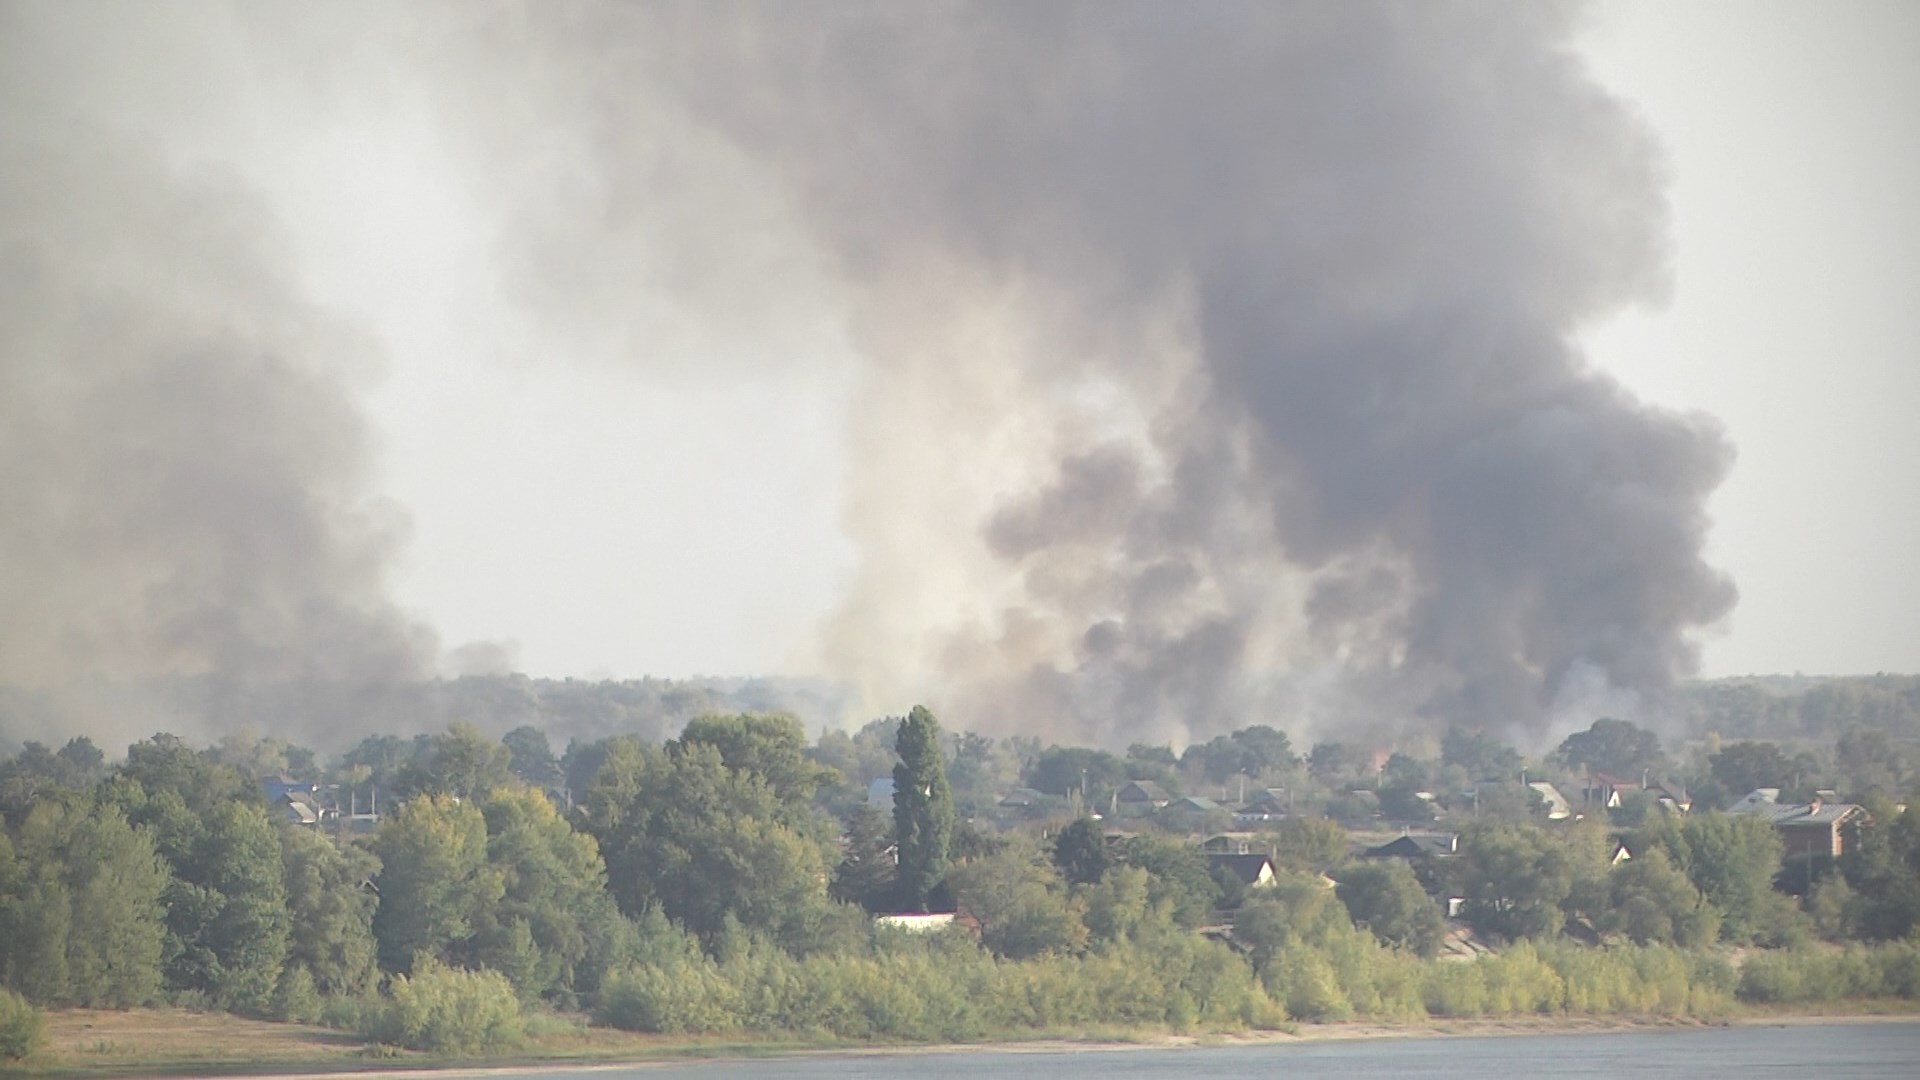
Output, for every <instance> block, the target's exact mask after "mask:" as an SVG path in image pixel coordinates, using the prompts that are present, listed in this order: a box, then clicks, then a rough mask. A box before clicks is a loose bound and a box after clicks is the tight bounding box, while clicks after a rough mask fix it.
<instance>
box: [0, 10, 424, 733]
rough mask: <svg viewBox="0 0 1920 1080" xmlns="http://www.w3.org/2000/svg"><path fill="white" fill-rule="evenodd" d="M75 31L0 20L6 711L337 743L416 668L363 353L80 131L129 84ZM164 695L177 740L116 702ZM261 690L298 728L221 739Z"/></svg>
mask: <svg viewBox="0 0 1920 1080" xmlns="http://www.w3.org/2000/svg"><path fill="white" fill-rule="evenodd" d="M73 14H74V13H71V12H69V13H60V12H58V11H56V10H55V9H53V8H52V7H51V6H48V7H42V8H35V7H29V6H24V5H19V6H16V5H9V6H8V7H7V8H5V9H0V69H3V71H4V73H3V74H0V613H4V614H0V685H9V684H10V685H12V686H14V687H24V688H32V689H35V690H37V691H41V692H46V693H51V694H53V696H54V699H55V700H56V701H57V702H58V704H57V705H54V706H49V707H48V708H49V709H50V711H52V712H53V713H55V714H56V715H57V716H58V717H59V721H60V727H65V728H66V729H67V730H68V731H73V730H83V731H87V732H89V733H91V734H93V735H95V736H96V737H106V738H109V739H114V740H116V741H117V740H121V739H128V738H133V737H138V736H139V735H142V734H150V733H151V732H153V731H154V730H156V729H157V728H170V729H172V730H176V731H180V732H181V733H183V734H190V735H201V734H205V733H207V729H208V727H210V726H217V727H232V726H238V725H241V724H253V725H257V726H271V725H277V724H286V725H288V726H290V727H291V726H293V725H294V724H295V723H296V722H299V721H305V722H306V725H307V726H309V727H310V728H316V727H320V726H321V725H322V724H323V723H334V724H338V723H340V722H343V721H346V722H354V721H356V720H357V717H356V716H355V715H353V713H352V712H351V711H345V712H344V713H343V712H338V711H336V712H334V713H333V714H332V715H328V711H329V708H332V709H336V710H349V709H350V708H351V703H352V702H353V701H354V700H355V699H356V698H357V697H359V696H361V695H364V694H366V693H368V692H370V691H377V690H378V689H379V688H381V687H388V686H392V685H397V684H399V683H401V682H404V681H408V680H413V679H417V678H419V677H420V676H421V674H422V673H423V671H424V670H425V669H424V668H423V667H422V663H423V661H424V660H426V659H427V658H430V657H431V655H432V650H433V642H432V639H431V635H430V634H428V633H427V632H426V631H424V630H423V629H422V628H421V627H419V626H418V625H416V624H414V623H413V622H412V621H411V620H409V619H407V618H406V617H404V616H403V615H402V614H401V613H399V612H398V611H396V610H395V608H394V606H393V605H392V603H391V602H390V600H389V599H388V597H387V592H386V583H385V582H386V574H387V564H388V560H389V556H390V553H391V551H392V549H393V547H394V544H395V541H396V540H397V538H398V536H399V535H400V533H401V532H402V529H403V522H402V520H401V519H400V518H399V517H398V515H397V514H396V513H395V512H394V511H393V510H392V509H391V508H388V507H386V506H383V505H382V504H381V503H380V502H379V501H378V500H377V499H375V498H372V497H371V495H370V492H369V490H368V484H367V478H368V471H369V454H368V446H369V433H368V430H367V426H366V423H365V421H364V419H363V417H362V415H361V412H360V409H359V406H358V404H357V400H356V398H357V392H358V391H357V387H356V381H357V380H358V379H360V378H361V376H362V375H363V374H364V373H365V372H367V371H368V370H370V369H372V368H373V367H375V366H377V350H376V349H375V347H374V345H373V343H371V342H370V341H368V340H366V339H365V338H364V336H362V335H360V334H358V333H357V332H355V331H354V330H353V328H351V327H349V326H347V325H345V324H343V323H341V322H339V321H338V320H336V319H333V318H331V317H329V316H328V315H327V314H326V313H324V312H322V311H320V310H318V309H316V308H315V307H313V306H312V305H310V304H309V303H307V302H306V301H305V300H304V299H303V297H302V296H301V294H300V291H299V289H298V288H297V287H296V286H295V285H294V284H293V282H292V280H291V273H290V270H289V260H288V256H287V253H286V251H285V249H284V244H283V242H282V241H281V240H280V239H279V235H278V234H279V227H278V224H277V222H276V221H275V220H274V218H273V216H272V214H271V213H269V212H268V211H267V209H266V208H265V207H264V205H263V203H262V202H261V200H260V199H259V198H258V197H257V196H256V195H255V193H254V192H252V191H250V190H248V189H247V188H246V187H245V185H243V184H241V183H240V182H238V181H237V180H236V179H235V178H234V177H233V176H232V175H230V174H227V173H223V172H221V171H219V170H217V169H210V168H204V167H202V168H198V169H194V168H189V167H186V166H183V165H182V164H180V163H179V162H177V161H175V160H171V159H169V158H168V157H167V156H166V155H165V154H164V153H163V150H162V148H161V147H160V146H159V145H158V144H157V143H156V142H155V141H154V140H153V139H151V138H149V137H147V136H146V135H145V134H143V133H142V132H141V131H139V130H138V129H137V128H134V127H132V126H130V125H127V124H125V123H121V122H117V121H123V120H124V119H125V117H124V116H116V115H113V114H110V113H109V114H104V115H103V114H93V113H89V112H87V111H86V109H85V107H84V104H83V102H84V100H85V99H86V97H87V96H88V94H89V93H91V92H93V91H97V90H99V89H100V88H101V87H103V86H105V85H108V84H109V83H111V81H112V80H114V79H116V78H127V79H129V80H130V81H134V82H137V81H138V79H139V75H138V74H135V75H132V76H122V75H120V74H118V73H116V72H115V71H114V70H113V68H112V65H111V64H110V63H108V62H106V61H107V57H106V55H105V54H106V50H103V49H101V48H98V47H95V45H94V43H93V42H91V41H89V40H88V37H89V36H90V35H92V34H93V32H94V29H95V28H94V27H92V26H90V25H89V24H88V20H87V19H85V18H84V17H81V18H71V17H69V16H71V15H73ZM178 676H189V677H193V678H195V679H197V680H199V686H200V689H199V690H198V691H196V695H195V697H196V700H194V701H193V702H192V705H191V708H190V710H188V712H187V713H186V714H185V715H183V714H182V713H181V712H179V711H177V710H176V708H175V704H170V703H161V702H156V701H153V700H150V699H145V698H143V695H142V694H141V693H139V692H138V691H137V690H136V689H135V688H136V687H137V686H138V685H140V684H142V683H145V682H150V681H153V680H165V679H167V678H171V677H178ZM269 682H271V683H281V684H286V683H299V684H303V685H307V686H310V687H312V688H313V691H312V693H310V694H307V695H303V697H304V700H305V702H306V704H307V706H308V707H310V708H311V709H312V710H313V713H312V714H308V715H302V716H298V717H295V716H233V715H226V713H227V712H228V709H227V707H226V705H225V704H224V703H226V702H230V701H233V700H235V699H236V697H237V696H244V690H245V688H246V687H248V686H255V685H259V684H263V683H269ZM44 715H45V714H44V713H43V714H42V715H41V717H40V718H39V719H42V720H44ZM56 733H59V728H58V727H56V728H53V729H51V730H32V729H28V730H26V731H23V732H22V733H21V734H22V736H23V737H35V736H37V737H54V736H55V735H56ZM61 737H64V736H63V734H62V736H61ZM107 745H108V746H110V747H111V746H113V745H114V743H112V742H109V743H108V744H107Z"/></svg>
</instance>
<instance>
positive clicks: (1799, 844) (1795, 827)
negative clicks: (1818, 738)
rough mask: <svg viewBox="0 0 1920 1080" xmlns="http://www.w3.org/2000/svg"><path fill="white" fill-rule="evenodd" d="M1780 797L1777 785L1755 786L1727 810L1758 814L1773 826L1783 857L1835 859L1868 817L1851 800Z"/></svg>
mask: <svg viewBox="0 0 1920 1080" xmlns="http://www.w3.org/2000/svg"><path fill="white" fill-rule="evenodd" d="M1779 799H1780V789H1778V788H1755V789H1754V790H1753V791H1750V792H1748V793H1747V794H1746V795H1745V796H1744V797H1743V798H1741V800H1740V801H1739V802H1737V803H1734V804H1733V805H1732V806H1730V807H1728V808H1727V813H1729V814H1740V815H1742V816H1747V817H1759V818H1762V819H1763V820H1765V821H1766V822H1767V823H1768V824H1770V825H1772V826H1773V830H1774V831H1775V832H1777V833H1779V834H1780V839H1781V841H1782V842H1783V843H1784V845H1785V847H1784V848H1783V850H1782V852H1781V858H1782V859H1785V860H1792V859H1796V858H1812V857H1813V856H1815V855H1819V856H1822V857H1825V858H1834V859H1837V858H1839V857H1840V856H1841V855H1843V854H1845V853H1846V849H1847V846H1848V845H1849V844H1852V843H1855V842H1856V841H1857V840H1858V839H1859V830H1860V826H1862V825H1864V824H1866V823H1867V820H1868V818H1867V811H1866V808H1865V807H1862V806H1859V805H1856V804H1854V803H1838V802H1829V801H1827V800H1826V799H1824V798H1822V797H1821V796H1820V795H1815V796H1814V797H1813V801H1812V802H1810V803H1783V802H1780V801H1779Z"/></svg>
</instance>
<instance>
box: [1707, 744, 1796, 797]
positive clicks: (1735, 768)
mask: <svg viewBox="0 0 1920 1080" xmlns="http://www.w3.org/2000/svg"><path fill="white" fill-rule="evenodd" d="M1707 764H1708V767H1709V769H1710V770H1711V771H1712V773H1713V779H1714V782H1715V783H1717V784H1719V785H1720V788H1721V790H1722V791H1724V792H1726V795H1727V797H1728V798H1730V799H1738V798H1740V797H1741V796H1743V795H1745V794H1746V793H1747V792H1749V791H1752V790H1754V789H1755V788H1763V787H1788V786H1790V785H1791V784H1792V783H1793V780H1794V775H1793V759H1791V758H1789V757H1788V756H1787V754H1786V752H1785V751H1783V750H1781V749H1780V748H1779V747H1778V746H1776V745H1774V744H1773V743H1770V742H1737V743H1732V744H1730V745H1728V746H1727V747H1725V748H1724V749H1722V750H1721V751H1720V752H1719V753H1717V754H1715V755H1713V756H1712V757H1710V758H1708V759H1707Z"/></svg>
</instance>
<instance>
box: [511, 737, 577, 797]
mask: <svg viewBox="0 0 1920 1080" xmlns="http://www.w3.org/2000/svg"><path fill="white" fill-rule="evenodd" d="M500 745H502V746H504V747H506V748H507V771H508V772H511V773H512V774H513V775H515V776H517V777H519V778H520V779H521V780H522V781H524V782H526V783H527V784H530V785H532V786H533V788H534V789H535V790H537V791H545V790H546V789H548V788H554V787H559V786H560V785H561V784H563V783H565V782H566V778H565V777H564V776H563V775H562V774H561V772H560V762H559V761H557V760H555V758H554V756H553V746H552V744H550V743H548V742H547V733H546V731H544V730H543V729H541V728H537V727H534V726H533V725H531V724H522V725H521V726H519V727H517V728H514V729H513V730H512V731H509V732H507V733H506V734H505V735H502V736H501V737H500Z"/></svg>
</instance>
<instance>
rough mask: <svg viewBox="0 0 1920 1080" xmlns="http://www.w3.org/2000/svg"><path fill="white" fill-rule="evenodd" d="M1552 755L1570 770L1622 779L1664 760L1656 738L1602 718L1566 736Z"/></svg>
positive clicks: (1629, 726) (1637, 774)
mask: <svg viewBox="0 0 1920 1080" xmlns="http://www.w3.org/2000/svg"><path fill="white" fill-rule="evenodd" d="M1554 753H1555V754H1556V755H1557V756H1558V757H1559V758H1560V760H1562V761H1564V762H1566V763H1567V764H1568V765H1569V766H1571V767H1573V768H1576V769H1583V770H1585V771H1587V772H1603V773H1610V774H1612V775H1614V776H1622V777H1636V776H1639V775H1640V774H1641V772H1642V771H1644V770H1647V769H1658V768H1660V767H1661V765H1662V764H1663V763H1664V761H1665V757H1664V755H1662V754H1661V752H1660V737H1659V736H1658V735H1655V734H1654V733H1653V732H1651V731H1647V730H1646V729H1644V728H1642V727H1640V726H1639V725H1637V724H1634V723H1631V722H1629V721H1626V720H1615V719H1613V718H1612V717H1602V718H1601V719H1599V720H1595V721H1594V722H1593V723H1592V725H1590V726H1589V727H1588V728H1587V730H1585V731H1576V732H1574V733H1573V734H1571V735H1569V736H1567V737H1566V739H1564V740H1563V741H1562V742H1561V743H1560V748H1559V749H1558V750H1556V751H1554Z"/></svg>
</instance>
